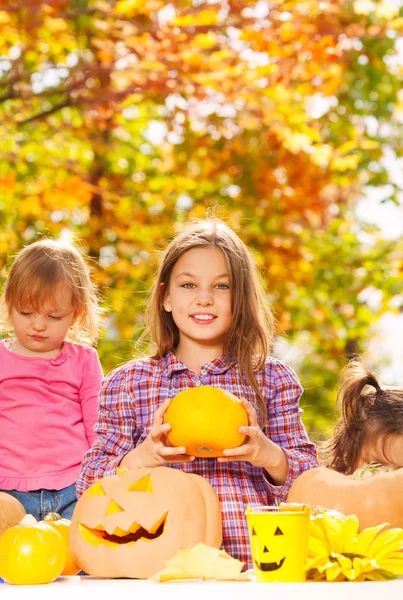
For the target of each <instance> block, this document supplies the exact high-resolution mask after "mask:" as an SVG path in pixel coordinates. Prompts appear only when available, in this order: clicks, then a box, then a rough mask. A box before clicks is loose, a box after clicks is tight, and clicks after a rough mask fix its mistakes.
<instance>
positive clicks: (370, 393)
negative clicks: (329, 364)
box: [323, 360, 403, 477]
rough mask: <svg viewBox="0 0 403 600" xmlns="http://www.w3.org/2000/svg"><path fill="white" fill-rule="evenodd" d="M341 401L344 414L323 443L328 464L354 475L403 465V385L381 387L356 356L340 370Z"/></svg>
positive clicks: (341, 471) (326, 463)
mask: <svg viewBox="0 0 403 600" xmlns="http://www.w3.org/2000/svg"><path fill="white" fill-rule="evenodd" d="M371 388H372V389H371ZM338 401H339V402H340V404H341V411H342V416H341V418H340V420H339V422H338V423H337V425H336V427H335V432H334V435H333V437H332V438H331V439H330V440H328V441H327V442H326V443H325V444H324V445H323V451H324V454H325V457H326V458H325V461H324V464H325V465H326V466H327V467H330V468H332V469H334V470H336V471H339V472H340V473H344V474H346V475H354V477H359V476H362V475H366V474H367V473H368V472H369V473H371V474H372V472H373V471H378V470H393V469H398V468H400V467H403V389H400V388H392V387H385V386H382V387H381V385H380V384H379V382H378V380H377V378H376V376H375V375H374V373H372V371H370V370H369V369H368V368H366V367H365V366H364V365H363V364H361V363H360V362H359V361H357V360H354V361H351V362H350V363H349V364H348V365H347V366H346V367H344V369H343V370H342V372H341V374H340V388H339V392H338ZM357 470H358V472H357Z"/></svg>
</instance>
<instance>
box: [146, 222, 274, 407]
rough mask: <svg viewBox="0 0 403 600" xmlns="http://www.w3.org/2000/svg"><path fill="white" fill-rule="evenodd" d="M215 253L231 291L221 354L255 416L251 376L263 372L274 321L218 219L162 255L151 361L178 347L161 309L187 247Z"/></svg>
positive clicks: (153, 300) (194, 227)
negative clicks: (242, 384)
mask: <svg viewBox="0 0 403 600" xmlns="http://www.w3.org/2000/svg"><path fill="white" fill-rule="evenodd" d="M210 246H215V247H217V248H219V249H220V250H221V251H222V252H223V254H224V256H225V258H226V261H227V265H228V271H229V280H230V286H231V302H232V319H231V323H232V325H231V327H230V330H229V331H228V333H227V337H226V342H225V346H224V354H225V355H226V356H228V357H229V356H231V357H234V358H235V360H236V361H237V362H238V365H239V367H240V369H241V372H242V373H243V374H244V376H245V377H246V379H247V381H248V382H249V383H250V385H251V386H252V388H253V389H254V391H255V393H256V396H257V402H258V409H259V410H258V412H259V414H261V415H262V417H265V416H266V413H267V410H266V405H265V402H264V400H263V397H262V394H261V392H260V390H259V386H258V384H257V381H256V377H255V372H256V371H259V370H261V369H262V368H263V365H264V362H265V359H266V357H267V355H268V353H269V349H270V346H271V342H272V338H273V317H272V313H271V310H270V308H269V305H268V303H267V300H266V299H265V296H264V292H263V286H262V284H261V282H260V279H259V275H258V273H257V268H256V264H255V261H254V260H253V257H252V255H251V252H250V250H249V249H248V248H247V247H246V245H245V244H244V243H243V242H242V241H241V239H240V238H239V237H238V235H237V234H236V233H235V232H234V231H233V230H232V229H231V228H230V227H229V226H228V225H226V224H225V223H224V222H222V221H220V220H219V219H215V218H214V219H208V220H197V221H195V222H192V223H191V224H190V225H188V226H187V227H186V228H185V230H184V231H182V232H181V233H180V234H179V235H177V236H176V237H175V238H174V239H173V240H172V241H171V243H170V244H169V245H168V247H167V248H166V250H165V252H164V253H163V255H162V258H161V261H160V265H159V269H158V272H157V275H156V277H155V280H154V285H153V288H152V291H151V296H150V301H149V304H148V307H147V311H146V323H147V328H146V334H148V335H149V336H150V338H151V339H152V341H154V343H155V345H156V352H155V355H154V357H155V358H161V357H162V356H164V355H165V354H166V353H167V352H168V351H170V350H171V351H172V350H174V349H175V348H176V347H177V346H178V344H179V330H178V328H177V326H176V325H175V322H174V320H173V318H172V313H170V312H167V311H165V309H164V307H163V301H164V295H165V292H166V289H167V287H168V285H169V281H170V276H171V273H172V269H173V268H174V266H175V264H176V262H177V260H178V259H179V258H180V257H181V256H182V255H183V254H184V253H185V252H187V251H188V250H190V249H191V248H200V247H210Z"/></svg>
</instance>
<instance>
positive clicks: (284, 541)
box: [245, 503, 310, 583]
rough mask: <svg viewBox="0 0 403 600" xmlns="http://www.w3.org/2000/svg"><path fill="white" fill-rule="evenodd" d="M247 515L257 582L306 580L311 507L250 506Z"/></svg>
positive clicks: (282, 505)
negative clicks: (305, 567) (305, 568)
mask: <svg viewBox="0 0 403 600" xmlns="http://www.w3.org/2000/svg"><path fill="white" fill-rule="evenodd" d="M245 514H246V519H247V522H248V529H249V540H250V545H251V550H252V559H253V566H254V570H255V575H256V581H257V582H259V583H270V582H278V581H281V582H301V581H305V570H304V566H305V560H306V552H307V543H308V532H309V519H310V507H309V505H306V504H291V503H290V504H288V505H287V504H286V503H285V504H281V505H280V506H248V507H247V509H246V513H245Z"/></svg>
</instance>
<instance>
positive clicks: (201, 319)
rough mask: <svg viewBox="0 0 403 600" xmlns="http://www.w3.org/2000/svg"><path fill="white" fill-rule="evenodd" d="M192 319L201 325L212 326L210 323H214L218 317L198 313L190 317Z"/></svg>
mask: <svg viewBox="0 0 403 600" xmlns="http://www.w3.org/2000/svg"><path fill="white" fill-rule="evenodd" d="M190 318H191V319H192V321H194V322H195V323H198V324H200V325H210V323H213V322H214V321H215V319H216V318H217V317H216V316H215V315H211V314H207V313H197V314H195V315H190Z"/></svg>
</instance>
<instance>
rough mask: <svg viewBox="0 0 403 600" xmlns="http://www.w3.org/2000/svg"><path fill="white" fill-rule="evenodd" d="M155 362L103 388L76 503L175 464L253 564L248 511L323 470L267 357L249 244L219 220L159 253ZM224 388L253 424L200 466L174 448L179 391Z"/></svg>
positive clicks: (285, 384) (236, 553)
mask: <svg viewBox="0 0 403 600" xmlns="http://www.w3.org/2000/svg"><path fill="white" fill-rule="evenodd" d="M148 319H149V331H150V335H151V336H152V338H153V339H154V341H155V343H156V352H155V354H154V355H153V356H152V357H151V358H147V359H141V360H133V361H131V362H129V363H127V364H126V365H124V366H122V367H119V368H118V369H116V370H115V371H113V372H112V373H110V374H109V375H108V376H107V377H106V379H105V380H104V383H103V385H102V389H101V394H100V411H99V418H98V423H97V425H96V427H95V429H96V431H97V432H98V436H97V439H96V441H95V444H94V445H93V447H92V449H91V450H89V451H88V453H87V454H86V456H85V458H84V461H83V466H82V472H81V474H80V477H79V479H78V481H77V491H78V493H79V494H81V493H83V492H84V490H85V489H86V488H87V487H88V486H89V485H91V484H92V483H93V482H94V481H95V480H97V479H98V478H100V477H103V476H107V475H112V474H114V473H115V472H116V469H117V467H118V465H122V466H123V467H127V468H129V469H133V468H136V467H154V466H159V465H170V466H173V467H176V468H178V469H182V470H183V471H186V472H193V473H197V474H199V475H202V476H203V477H205V478H206V479H207V480H208V481H209V482H210V483H211V485H212V486H213V487H214V489H215V491H216V493H217V495H218V498H219V500H220V503H221V511H222V518H223V545H224V548H225V550H226V551H227V552H228V553H229V554H231V555H232V556H233V557H235V558H238V559H240V560H242V561H244V562H245V563H246V565H247V566H248V567H250V568H251V567H252V561H251V555H250V548H249V541H248V530H247V523H246V519H245V509H246V506H247V505H248V504H249V505H263V506H266V505H270V504H275V503H276V502H277V501H283V500H285V499H286V498H287V494H288V491H289V489H290V486H291V484H292V482H293V481H294V479H295V478H296V477H297V476H298V475H299V474H300V473H301V472H302V471H304V470H306V469H309V468H311V467H314V466H317V465H318V462H317V456H316V449H315V446H314V445H313V444H312V443H310V441H309V439H308V436H307V434H306V431H305V429H304V426H303V424H302V422H301V409H300V407H299V398H300V396H301V394H302V388H301V385H300V383H299V381H298V379H297V377H296V375H295V373H294V372H293V371H292V370H291V369H290V368H289V367H288V366H286V365H285V364H283V363H281V362H280V361H278V360H276V359H274V358H272V357H270V356H268V348H269V346H270V342H271V325H270V324H271V314H270V311H269V309H268V308H267V306H266V303H265V301H264V294H263V290H262V288H261V286H260V283H259V280H258V277H257V273H256V267H255V264H254V262H253V259H252V257H251V254H250V252H249V250H248V249H247V247H246V246H245V245H244V244H243V242H242V241H241V240H240V238H239V237H238V236H237V235H236V234H235V233H234V232H233V231H232V229H230V228H229V227H228V226H227V225H225V224H224V223H222V222H220V221H216V220H214V221H201V222H197V223H196V224H193V225H191V226H190V227H188V228H186V229H185V230H184V231H183V232H182V233H181V234H180V235H178V236H177V237H176V238H175V239H174V240H173V241H172V242H171V243H170V245H169V246H168V248H167V249H166V251H165V253H164V254H163V256H162V261H161V264H160V268H159V271H158V274H157V277H156V279H155V284H154V288H153V291H152V294H151V298H150V304H149V310H148ZM199 385H206V386H207V385H211V386H215V387H218V388H224V389H226V390H228V391H230V392H232V393H233V394H234V395H235V396H237V397H238V398H239V399H241V402H242V404H243V406H244V407H245V409H246V411H247V414H248V419H249V424H248V426H246V427H242V428H240V429H239V433H241V434H244V435H246V436H247V438H246V442H245V443H244V444H243V445H242V446H240V447H238V448H228V449H226V450H224V454H225V456H223V457H220V458H217V459H215V458H195V457H194V456H189V455H188V454H187V450H186V448H183V447H182V448H180V447H179V448H173V447H170V446H169V445H168V444H167V441H166V433H167V432H168V431H169V430H170V425H168V424H166V423H164V414H165V412H166V410H167V408H168V405H169V403H170V399H171V398H173V397H174V396H175V395H176V394H178V393H179V392H180V391H182V390H185V389H187V388H191V387H194V386H199Z"/></svg>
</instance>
